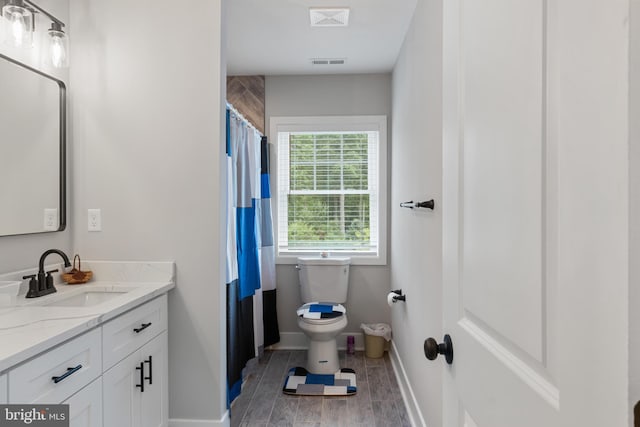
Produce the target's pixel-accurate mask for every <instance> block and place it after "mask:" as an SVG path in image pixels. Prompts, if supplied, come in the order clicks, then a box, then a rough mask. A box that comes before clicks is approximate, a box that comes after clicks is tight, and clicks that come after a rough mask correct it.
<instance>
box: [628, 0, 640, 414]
mask: <svg viewBox="0 0 640 427" xmlns="http://www.w3.org/2000/svg"><path fill="white" fill-rule="evenodd" d="M630 3H631V5H630V20H629V22H630V26H629V36H630V37H629V118H630V120H629V182H630V183H631V184H630V185H629V407H630V408H631V410H633V406H634V405H635V404H636V403H637V402H638V401H640V309H639V307H640V263H638V262H637V260H639V259H640V188H639V187H638V185H637V184H636V185H633V183H638V182H640V120H638V117H640V0H631V2H630ZM629 420H630V423H629V425H633V416H632V415H631V416H630V417H629Z"/></svg>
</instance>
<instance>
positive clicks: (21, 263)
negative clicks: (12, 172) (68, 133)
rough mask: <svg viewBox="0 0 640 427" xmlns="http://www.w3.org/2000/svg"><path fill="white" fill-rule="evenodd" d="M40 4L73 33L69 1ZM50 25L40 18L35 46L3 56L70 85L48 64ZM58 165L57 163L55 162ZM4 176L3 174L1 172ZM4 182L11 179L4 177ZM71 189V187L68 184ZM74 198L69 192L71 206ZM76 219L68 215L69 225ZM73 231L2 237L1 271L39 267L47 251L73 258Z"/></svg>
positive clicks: (8, 203) (0, 48) (7, 203)
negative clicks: (39, 261) (41, 257)
mask: <svg viewBox="0 0 640 427" xmlns="http://www.w3.org/2000/svg"><path fill="white" fill-rule="evenodd" d="M38 5H40V6H42V7H43V8H44V9H46V10H48V11H49V12H51V13H52V14H53V15H54V16H56V17H57V18H59V19H60V20H62V21H63V22H65V23H66V24H67V27H65V30H66V31H67V32H68V33H70V34H71V33H72V29H71V25H69V1H68V0H40V1H39V2H38ZM49 26H50V22H49V21H47V20H46V19H44V18H43V17H41V16H40V17H38V18H37V21H36V34H35V36H34V41H35V47H34V48H32V49H28V50H22V49H16V48H12V47H10V46H7V45H5V44H4V43H0V53H2V54H3V55H6V56H9V57H11V58H13V59H15V60H18V61H20V62H22V63H25V64H27V65H29V66H31V67H34V68H36V69H38V70H40V71H42V72H44V73H47V74H49V75H52V76H53V77H56V78H57V79H60V80H62V81H63V82H65V84H67V85H68V80H69V79H68V77H69V73H68V70H67V69H56V68H53V67H52V66H50V65H49V64H48V63H47V61H46V60H47V57H46V55H45V54H46V52H45V49H44V48H45V46H46V44H45V41H46V37H47V35H46V30H47V29H48V28H49ZM0 140H1V138H0ZM72 145H73V140H72V138H70V137H69V138H68V139H67V149H68V150H69V149H70V148H71V146H72ZM52 162H53V163H52V165H54V166H55V162H56V160H55V159H53V160H52ZM0 173H2V172H0ZM71 176H72V174H71V173H70V171H69V172H68V175H67V182H69V179H70V177H71ZM2 178H3V179H4V180H7V179H9V180H10V179H11V177H6V176H4V175H3V176H2ZM67 188H68V189H70V186H69V185H67ZM72 201H73V195H72V194H71V193H70V192H69V191H68V192H67V206H71V203H72ZM2 203H3V207H12V206H14V207H18V208H20V206H22V205H19V204H18V201H17V200H15V199H14V200H3V202H2ZM71 219H72V218H70V217H69V216H68V218H67V222H68V221H70V220H71ZM71 240H72V232H71V230H70V228H69V227H67V230H65V231H63V232H55V233H41V234H31V235H23V236H0V272H10V271H17V270H22V269H26V268H33V267H36V266H37V264H38V259H39V258H40V255H41V254H42V253H43V252H44V251H45V250H47V249H50V248H58V249H62V250H63V251H64V252H66V253H67V254H68V255H70V256H71V255H72V253H71V250H72V247H71ZM48 262H58V260H53V258H52V259H50V260H48Z"/></svg>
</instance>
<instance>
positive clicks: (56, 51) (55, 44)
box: [49, 28, 69, 68]
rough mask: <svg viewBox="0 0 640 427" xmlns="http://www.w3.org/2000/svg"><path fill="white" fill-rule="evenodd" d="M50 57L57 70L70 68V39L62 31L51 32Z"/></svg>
mask: <svg viewBox="0 0 640 427" xmlns="http://www.w3.org/2000/svg"><path fill="white" fill-rule="evenodd" d="M49 55H50V56H51V64H52V65H53V66H54V67H56V68H64V67H68V66H69V38H68V37H67V35H66V34H65V33H64V31H62V30H56V29H53V28H52V29H50V30H49Z"/></svg>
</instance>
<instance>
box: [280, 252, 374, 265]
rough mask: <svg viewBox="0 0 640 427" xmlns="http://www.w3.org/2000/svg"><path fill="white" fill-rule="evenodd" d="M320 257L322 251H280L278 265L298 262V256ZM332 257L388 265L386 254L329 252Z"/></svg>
mask: <svg viewBox="0 0 640 427" xmlns="http://www.w3.org/2000/svg"><path fill="white" fill-rule="evenodd" d="M316 256H317V257H319V256H320V252H317V251H316V252H280V253H278V254H277V256H276V265H287V264H289V265H293V264H297V263H298V257H316ZM331 257H349V258H351V265H387V259H386V256H384V255H381V254H374V253H372V254H369V255H365V254H363V253H357V252H329V258H331Z"/></svg>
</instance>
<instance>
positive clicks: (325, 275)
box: [296, 257, 351, 374]
mask: <svg viewBox="0 0 640 427" xmlns="http://www.w3.org/2000/svg"><path fill="white" fill-rule="evenodd" d="M349 264H351V258H348V257H332V258H322V257H300V258H298V265H297V266H296V268H297V269H298V276H299V278H300V295H301V296H302V302H303V303H305V304H303V305H302V306H301V307H300V308H299V309H298V310H297V314H298V326H299V327H300V329H301V330H302V332H304V334H305V335H306V336H307V337H309V341H310V343H309V352H308V353H307V371H309V372H311V373H314V374H334V373H336V372H337V371H339V370H340V363H339V360H338V346H337V344H336V337H337V336H338V334H340V332H342V331H343V330H344V328H346V327H347V310H346V309H345V308H344V306H342V305H341V303H344V302H346V301H347V290H348V287H349Z"/></svg>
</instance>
